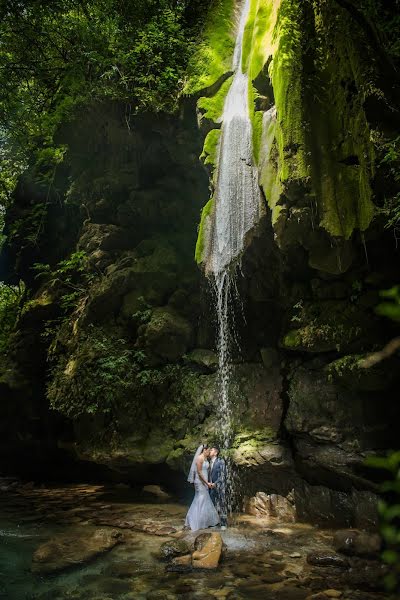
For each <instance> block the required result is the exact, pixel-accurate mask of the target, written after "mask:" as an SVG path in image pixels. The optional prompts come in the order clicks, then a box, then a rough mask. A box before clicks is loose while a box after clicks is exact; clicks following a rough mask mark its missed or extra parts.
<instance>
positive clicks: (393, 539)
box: [367, 450, 400, 591]
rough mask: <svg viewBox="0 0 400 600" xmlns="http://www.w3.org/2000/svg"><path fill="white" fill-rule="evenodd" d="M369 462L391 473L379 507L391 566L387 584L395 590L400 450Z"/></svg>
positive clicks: (399, 574)
mask: <svg viewBox="0 0 400 600" xmlns="http://www.w3.org/2000/svg"><path fill="white" fill-rule="evenodd" d="M367 464H368V465H370V466H372V467H377V468H379V469H383V470H385V471H386V472H388V473H389V474H390V479H388V480H387V481H385V482H384V483H383V484H382V486H381V491H382V494H383V496H384V497H383V498H382V499H381V500H380V501H379V505H378V509H379V514H380V518H381V528H380V530H381V534H382V537H383V540H384V543H385V548H384V551H383V553H382V559H383V561H384V562H385V563H386V564H387V565H388V567H389V572H388V574H387V575H386V576H385V585H386V587H387V589H388V590H390V591H395V590H398V589H400V450H398V451H396V452H392V453H390V454H388V455H387V456H386V457H377V456H373V457H372V456H371V457H369V458H368V460H367Z"/></svg>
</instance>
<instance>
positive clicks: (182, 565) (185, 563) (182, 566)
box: [170, 554, 192, 572]
mask: <svg viewBox="0 0 400 600" xmlns="http://www.w3.org/2000/svg"><path fill="white" fill-rule="evenodd" d="M170 567H172V570H175V571H179V572H181V571H191V570H192V555H191V554H185V555H183V556H176V557H175V558H173V559H172V561H171V564H170Z"/></svg>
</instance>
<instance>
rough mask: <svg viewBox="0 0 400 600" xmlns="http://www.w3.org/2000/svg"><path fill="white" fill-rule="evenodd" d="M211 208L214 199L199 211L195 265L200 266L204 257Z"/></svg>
mask: <svg viewBox="0 0 400 600" xmlns="http://www.w3.org/2000/svg"><path fill="white" fill-rule="evenodd" d="M213 207H214V198H210V200H209V201H208V202H207V204H206V205H205V206H204V208H203V210H202V211H201V219H200V225H199V234H198V236H197V243H196V251H195V260H196V262H197V264H200V263H201V262H202V260H203V257H204V249H205V244H206V232H207V225H208V220H209V216H210V215H211V212H212V210H213Z"/></svg>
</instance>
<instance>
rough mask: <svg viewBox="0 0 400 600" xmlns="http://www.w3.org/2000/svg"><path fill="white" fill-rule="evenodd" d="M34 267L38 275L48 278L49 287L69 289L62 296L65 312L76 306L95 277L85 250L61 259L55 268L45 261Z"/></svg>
mask: <svg viewBox="0 0 400 600" xmlns="http://www.w3.org/2000/svg"><path fill="white" fill-rule="evenodd" d="M32 269H33V270H34V271H35V272H36V277H43V276H44V277H45V278H46V282H47V284H48V285H49V287H55V286H57V287H62V288H66V289H67V291H65V292H64V293H63V294H62V295H61V297H60V306H61V308H62V309H63V311H64V312H65V313H69V312H70V311H71V310H73V309H74V308H76V305H77V302H78V300H79V298H80V297H81V296H82V294H84V293H86V292H87V289H88V286H89V284H90V283H92V281H93V279H94V277H95V275H94V274H93V273H91V272H90V271H89V268H88V263H87V255H86V252H84V251H83V250H80V251H78V252H73V253H72V254H71V256H70V257H69V258H67V259H65V260H62V261H60V262H59V263H58V265H57V267H56V268H55V269H54V270H51V268H50V265H48V264H43V263H35V264H34V265H33V267H32Z"/></svg>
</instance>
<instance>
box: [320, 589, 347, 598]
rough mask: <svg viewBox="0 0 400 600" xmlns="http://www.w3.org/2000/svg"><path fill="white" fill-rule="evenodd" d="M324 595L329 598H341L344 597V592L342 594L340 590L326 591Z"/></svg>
mask: <svg viewBox="0 0 400 600" xmlns="http://www.w3.org/2000/svg"><path fill="white" fill-rule="evenodd" d="M322 593H323V594H325V596H327V597H328V598H341V597H342V596H343V592H341V591H340V590H333V589H330V590H324V591H323V592H322Z"/></svg>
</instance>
